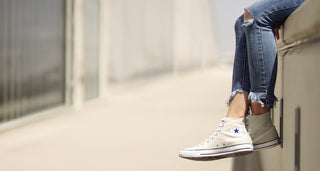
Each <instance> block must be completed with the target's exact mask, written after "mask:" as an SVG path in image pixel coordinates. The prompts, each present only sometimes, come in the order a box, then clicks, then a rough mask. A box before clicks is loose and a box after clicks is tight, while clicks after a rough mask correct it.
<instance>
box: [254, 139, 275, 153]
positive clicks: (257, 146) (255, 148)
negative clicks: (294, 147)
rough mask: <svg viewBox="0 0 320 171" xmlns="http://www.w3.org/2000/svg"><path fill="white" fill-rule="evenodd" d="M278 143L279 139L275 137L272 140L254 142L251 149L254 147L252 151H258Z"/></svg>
mask: <svg viewBox="0 0 320 171" xmlns="http://www.w3.org/2000/svg"><path fill="white" fill-rule="evenodd" d="M279 144H281V143H280V139H279V138H276V139H274V140H271V141H268V142H265V143H261V144H254V145H253V149H254V151H259V150H264V149H268V148H272V147H275V146H277V145H279Z"/></svg>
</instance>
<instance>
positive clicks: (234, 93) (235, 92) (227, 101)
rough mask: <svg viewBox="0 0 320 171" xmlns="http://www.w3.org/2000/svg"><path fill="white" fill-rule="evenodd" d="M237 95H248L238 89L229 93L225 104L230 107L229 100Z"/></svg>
mask: <svg viewBox="0 0 320 171" xmlns="http://www.w3.org/2000/svg"><path fill="white" fill-rule="evenodd" d="M237 93H246V94H249V93H248V92H247V91H244V90H241V89H238V90H235V91H233V92H231V95H230V96H229V98H228V99H227V100H226V103H227V105H228V107H229V106H230V103H231V100H232V99H233V98H234V96H236V94H237Z"/></svg>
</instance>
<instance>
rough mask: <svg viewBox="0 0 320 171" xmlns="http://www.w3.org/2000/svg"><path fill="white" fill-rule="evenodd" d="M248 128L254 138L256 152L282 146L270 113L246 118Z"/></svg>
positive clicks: (250, 115)
mask: <svg viewBox="0 0 320 171" xmlns="http://www.w3.org/2000/svg"><path fill="white" fill-rule="evenodd" d="M245 122H246V127H247V130H248V132H249V134H250V136H251V138H252V143H253V146H254V150H262V149H266V148H271V147H274V146H277V145H279V144H280V139H279V136H278V133H277V130H276V128H275V127H274V126H273V124H272V121H271V118H270V112H267V113H264V114H261V115H254V114H253V113H252V112H250V114H249V115H247V116H246V121H245Z"/></svg>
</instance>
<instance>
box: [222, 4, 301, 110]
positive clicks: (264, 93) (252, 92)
mask: <svg viewBox="0 0 320 171" xmlns="http://www.w3.org/2000/svg"><path fill="white" fill-rule="evenodd" d="M302 2H303V0H261V1H258V2H256V3H254V4H253V5H251V6H250V7H248V8H246V9H245V10H247V11H248V12H249V13H250V14H251V15H252V16H253V19H252V20H247V21H244V18H243V15H242V16H240V17H239V18H238V19H237V20H236V23H235V33H236V50H235V58H234V64H233V78H232V92H231V96H230V98H229V100H228V104H230V101H231V100H232V99H233V97H234V96H235V95H236V93H238V92H245V93H247V94H248V95H249V99H248V100H249V102H250V103H253V102H259V103H260V104H261V105H262V106H263V107H268V108H273V104H274V101H276V100H277V98H276V97H275V95H274V87H275V81H276V75H277V45H276V41H275V37H274V32H273V30H274V29H275V28H277V27H279V26H280V25H282V24H283V23H284V22H285V20H286V19H287V18H288V16H289V15H290V14H291V13H292V12H293V11H294V10H295V9H297V8H298V7H299V6H300V4H301V3H302Z"/></svg>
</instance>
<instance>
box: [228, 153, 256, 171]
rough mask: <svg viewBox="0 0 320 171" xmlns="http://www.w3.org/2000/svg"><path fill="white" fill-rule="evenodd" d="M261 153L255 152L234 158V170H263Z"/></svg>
mask: <svg viewBox="0 0 320 171" xmlns="http://www.w3.org/2000/svg"><path fill="white" fill-rule="evenodd" d="M261 170H262V167H261V160H260V153H259V152H253V153H251V154H249V155H246V156H240V157H235V158H233V163H232V171H261Z"/></svg>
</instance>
